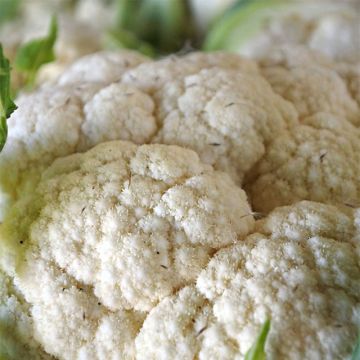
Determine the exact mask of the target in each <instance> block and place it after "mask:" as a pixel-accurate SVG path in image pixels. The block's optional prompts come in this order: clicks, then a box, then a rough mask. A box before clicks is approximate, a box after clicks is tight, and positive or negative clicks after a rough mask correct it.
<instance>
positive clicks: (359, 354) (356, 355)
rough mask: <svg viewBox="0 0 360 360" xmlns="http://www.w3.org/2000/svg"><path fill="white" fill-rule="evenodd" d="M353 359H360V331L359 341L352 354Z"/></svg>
mask: <svg viewBox="0 0 360 360" xmlns="http://www.w3.org/2000/svg"><path fill="white" fill-rule="evenodd" d="M351 360H360V331H359V335H358V338H357V343H356V345H355V349H354V351H353V353H352V355H351Z"/></svg>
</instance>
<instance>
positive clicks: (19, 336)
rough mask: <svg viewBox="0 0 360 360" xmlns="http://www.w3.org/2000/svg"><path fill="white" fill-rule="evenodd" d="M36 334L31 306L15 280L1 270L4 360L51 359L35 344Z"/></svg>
mask: <svg viewBox="0 0 360 360" xmlns="http://www.w3.org/2000/svg"><path fill="white" fill-rule="evenodd" d="M33 334H34V329H33V321H32V318H31V314H30V306H29V304H27V303H26V301H25V299H24V298H23V296H22V295H21V294H20V292H19V290H18V289H17V288H16V287H15V286H14V284H13V280H12V279H11V277H9V276H7V275H6V274H5V273H4V272H3V271H1V270H0V358H1V359H8V358H9V359H21V358H26V359H29V360H37V359H41V360H48V359H51V358H52V357H51V356H50V355H48V354H46V353H45V352H44V351H43V350H42V349H41V347H40V346H39V343H38V342H37V341H36V340H34V337H33Z"/></svg>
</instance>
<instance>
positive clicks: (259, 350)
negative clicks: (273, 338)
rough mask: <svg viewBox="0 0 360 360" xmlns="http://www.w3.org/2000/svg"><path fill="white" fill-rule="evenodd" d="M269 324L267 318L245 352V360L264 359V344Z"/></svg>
mask: <svg viewBox="0 0 360 360" xmlns="http://www.w3.org/2000/svg"><path fill="white" fill-rule="evenodd" d="M270 326H271V325H270V320H269V319H267V320H266V321H265V323H264V325H263V326H262V328H261V330H260V334H259V336H258V337H257V339H256V340H255V343H254V345H253V346H252V347H251V348H250V349H249V350H248V352H247V353H246V355H245V360H266V354H265V344H266V339H267V336H268V334H269V331H270Z"/></svg>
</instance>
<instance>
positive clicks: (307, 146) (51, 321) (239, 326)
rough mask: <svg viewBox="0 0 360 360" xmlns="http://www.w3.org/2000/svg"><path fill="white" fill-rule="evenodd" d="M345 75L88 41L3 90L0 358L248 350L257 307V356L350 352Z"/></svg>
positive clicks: (355, 175) (297, 62)
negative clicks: (16, 87) (91, 48)
mask: <svg viewBox="0 0 360 360" xmlns="http://www.w3.org/2000/svg"><path fill="white" fill-rule="evenodd" d="M3 63H4V65H3V66H4V68H5V70H7V71H8V67H7V66H6V65H7V62H6V61H5V60H4V61H3ZM0 65H1V64H0ZM359 74H360V71H359V68H358V64H356V63H355V62H353V63H351V64H350V63H347V62H336V61H333V60H330V59H328V58H326V57H325V56H324V55H322V54H319V53H317V52H314V51H309V50H308V49H306V48H304V47H301V46H296V47H292V48H280V49H277V50H274V51H272V52H271V53H269V54H268V57H267V58H266V59H262V60H261V61H259V62H255V61H252V60H247V59H244V58H242V57H241V56H239V55H236V54H228V53H225V52H216V53H190V54H188V55H184V56H177V55H176V56H175V55H172V56H169V57H166V58H163V59H160V60H156V61H155V60H150V59H148V58H146V57H144V56H142V55H140V54H138V53H136V52H132V51H120V52H107V51H103V52H99V53H95V54H91V55H87V56H85V57H83V58H81V59H79V60H78V61H76V62H75V63H73V64H72V65H71V66H69V67H68V69H67V70H66V71H62V72H61V75H60V76H59V78H58V80H57V81H55V82H53V83H52V84H43V85H42V86H41V87H40V88H38V89H37V90H35V91H33V92H31V93H27V94H22V95H20V96H19V97H18V99H16V101H15V103H16V105H17V107H18V108H17V109H16V110H15V111H14V112H12V113H11V111H12V110H13V108H14V107H15V105H13V104H12V102H11V101H10V100H11V99H8V98H9V94H8V93H6V92H4V96H3V95H2V96H3V97H4V99H5V100H2V99H1V100H2V101H3V102H4V103H5V104H4V109H3V110H2V111H0V117H1V119H0V120H1V121H3V119H5V120H6V117H7V116H9V115H7V114H8V113H11V116H10V117H9V118H8V119H7V125H8V136H7V142H6V143H5V146H4V148H3V150H2V152H1V153H0V358H1V360H3V357H5V359H6V360H8V358H9V360H18V359H22V358H24V359H30V360H32V359H34V360H37V359H40V360H42V359H46V360H47V359H54V360H55V359H59V360H122V359H124V360H125V359H136V360H142V359H144V360H145V359H146V360H147V359H154V360H155V359H156V360H170V359H171V360H172V359H174V360H177V359H178V360H187V359H188V360H195V359H196V360H212V359H214V360H215V359H222V360H223V359H224V360H235V359H236V360H243V359H246V360H248V356H247V355H246V354H248V351H249V349H253V347H252V345H253V344H254V341H255V340H256V339H257V336H258V334H259V330H260V329H261V328H262V324H264V322H265V324H269V322H268V321H266V320H267V319H268V320H269V321H270V324H271V326H270V332H269V333H268V336H267V337H266V338H265V340H266V342H265V353H266V356H267V360H286V359H289V360H303V359H311V360H313V359H314V360H340V359H341V360H343V359H346V360H347V359H350V355H351V353H352V351H353V349H354V346H355V342H356V337H357V331H358V329H359V326H360V306H359V304H360V281H359V279H360V260H359V259H360V245H359V244H360V210H359V209H360V185H359V184H360V75H359ZM7 79H8V77H6V74H5V76H2V77H1V76H0V80H1V81H3V82H4V81H6V80H7ZM0 110H1V109H0ZM4 113H5V116H4ZM1 131H2V133H3V134H5V132H6V128H4V129H1ZM5 135H6V134H5ZM3 142H4V141H2V143H1V144H3ZM1 146H2V145H1ZM242 186H243V188H244V189H245V191H244V190H242V188H241V187H242ZM304 200H305V201H304ZM255 218H256V219H258V221H257V222H255ZM255 344H256V342H255ZM251 360H254V359H251ZM256 360H257V359H256Z"/></svg>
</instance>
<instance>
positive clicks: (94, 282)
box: [0, 142, 254, 359]
mask: <svg viewBox="0 0 360 360" xmlns="http://www.w3.org/2000/svg"><path fill="white" fill-rule="evenodd" d="M253 222H254V220H253V217H252V215H251V209H250V207H249V205H248V203H247V201H246V195H245V193H244V192H243V191H242V190H241V189H240V188H238V187H237V186H235V184H234V183H233V182H232V181H231V179H230V178H229V177H228V176H227V175H226V174H225V173H221V172H216V171H214V170H213V169H212V168H211V167H210V166H208V165H204V164H202V163H200V161H199V158H198V156H197V155H196V153H194V152H193V151H190V150H185V149H182V148H179V147H176V146H167V145H143V146H137V145H134V144H132V143H127V142H108V143H103V144H100V145H98V146H96V147H94V148H93V149H92V150H90V151H88V152H86V153H84V154H74V155H72V156H70V157H65V158H60V159H58V160H56V161H55V162H54V164H53V165H52V166H51V167H50V168H49V169H48V170H46V171H45V172H44V173H43V175H42V179H41V181H40V183H39V185H38V187H37V188H36V190H35V192H34V193H33V194H32V195H29V196H28V197H27V198H26V197H25V196H24V198H23V199H22V200H20V201H19V203H17V204H15V205H14V207H13V209H12V211H11V212H10V213H9V214H8V217H7V218H6V219H5V222H4V224H3V225H2V226H1V233H0V236H1V238H2V240H3V241H2V244H1V246H2V249H1V250H2V257H1V262H2V266H3V267H4V268H5V269H6V270H7V272H8V273H9V274H12V275H13V276H14V278H15V281H16V285H17V286H18V287H19V289H20V290H21V292H22V293H23V294H24V296H25V299H26V301H27V302H29V303H30V304H31V305H32V318H33V321H34V328H35V338H36V339H37V340H38V341H39V342H40V343H41V344H42V345H43V346H44V348H45V350H46V351H47V352H49V353H50V354H53V355H55V356H58V357H60V358H61V359H65V358H76V357H77V356H80V355H81V354H82V355H81V356H85V355H84V354H88V353H91V352H92V351H95V352H96V354H97V355H96V356H95V358H98V359H105V358H109V357H111V356H115V355H114V354H119V353H121V351H124V354H126V351H127V352H128V353H129V354H130V355H131V354H132V350H131V349H132V345H131V344H132V340H131V339H133V334H135V333H136V329H137V325H136V326H135V325H134V328H133V330H131V328H130V329H127V325H126V324H127V323H129V324H130V323H132V322H133V320H132V319H133V318H135V319H137V318H139V314H138V313H136V311H137V310H139V311H149V310H151V308H152V307H153V306H154V305H156V304H157V302H158V301H160V300H161V299H162V298H164V297H166V296H168V295H171V294H172V293H173V292H174V291H175V290H176V289H178V288H179V287H182V286H184V285H186V284H188V283H190V282H193V281H194V280H195V279H196V277H197V275H198V274H199V272H200V271H201V270H202V268H203V267H205V265H206V264H207V262H208V261H209V259H210V257H211V256H212V255H213V254H214V252H215V251H216V250H217V249H219V248H222V247H225V246H228V245H231V244H233V243H235V242H237V240H238V239H241V238H243V237H245V236H246V235H247V234H248V233H249V232H250V231H251V230H252V228H253ZM139 321H140V320H139ZM139 321H135V320H134V322H135V324H139ZM50 323H51V324H50ZM117 324H122V328H120V329H117V326H118V325H117ZM115 329H117V330H116V331H115ZM108 334H110V335H108ZM111 334H112V335H111ZM108 336H110V338H109V339H107V338H108ZM69 339H71V341H69ZM104 339H107V340H106V342H104ZM124 348H126V349H128V350H126V351H125V350H122V349H124ZM106 349H107V350H106ZM105 350H106V351H107V352H106V353H104V354H108V355H109V356H108V357H106V356H105V355H101V354H102V353H103V351H105ZM130 355H129V358H131V357H132V356H130ZM124 357H125V356H124Z"/></svg>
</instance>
